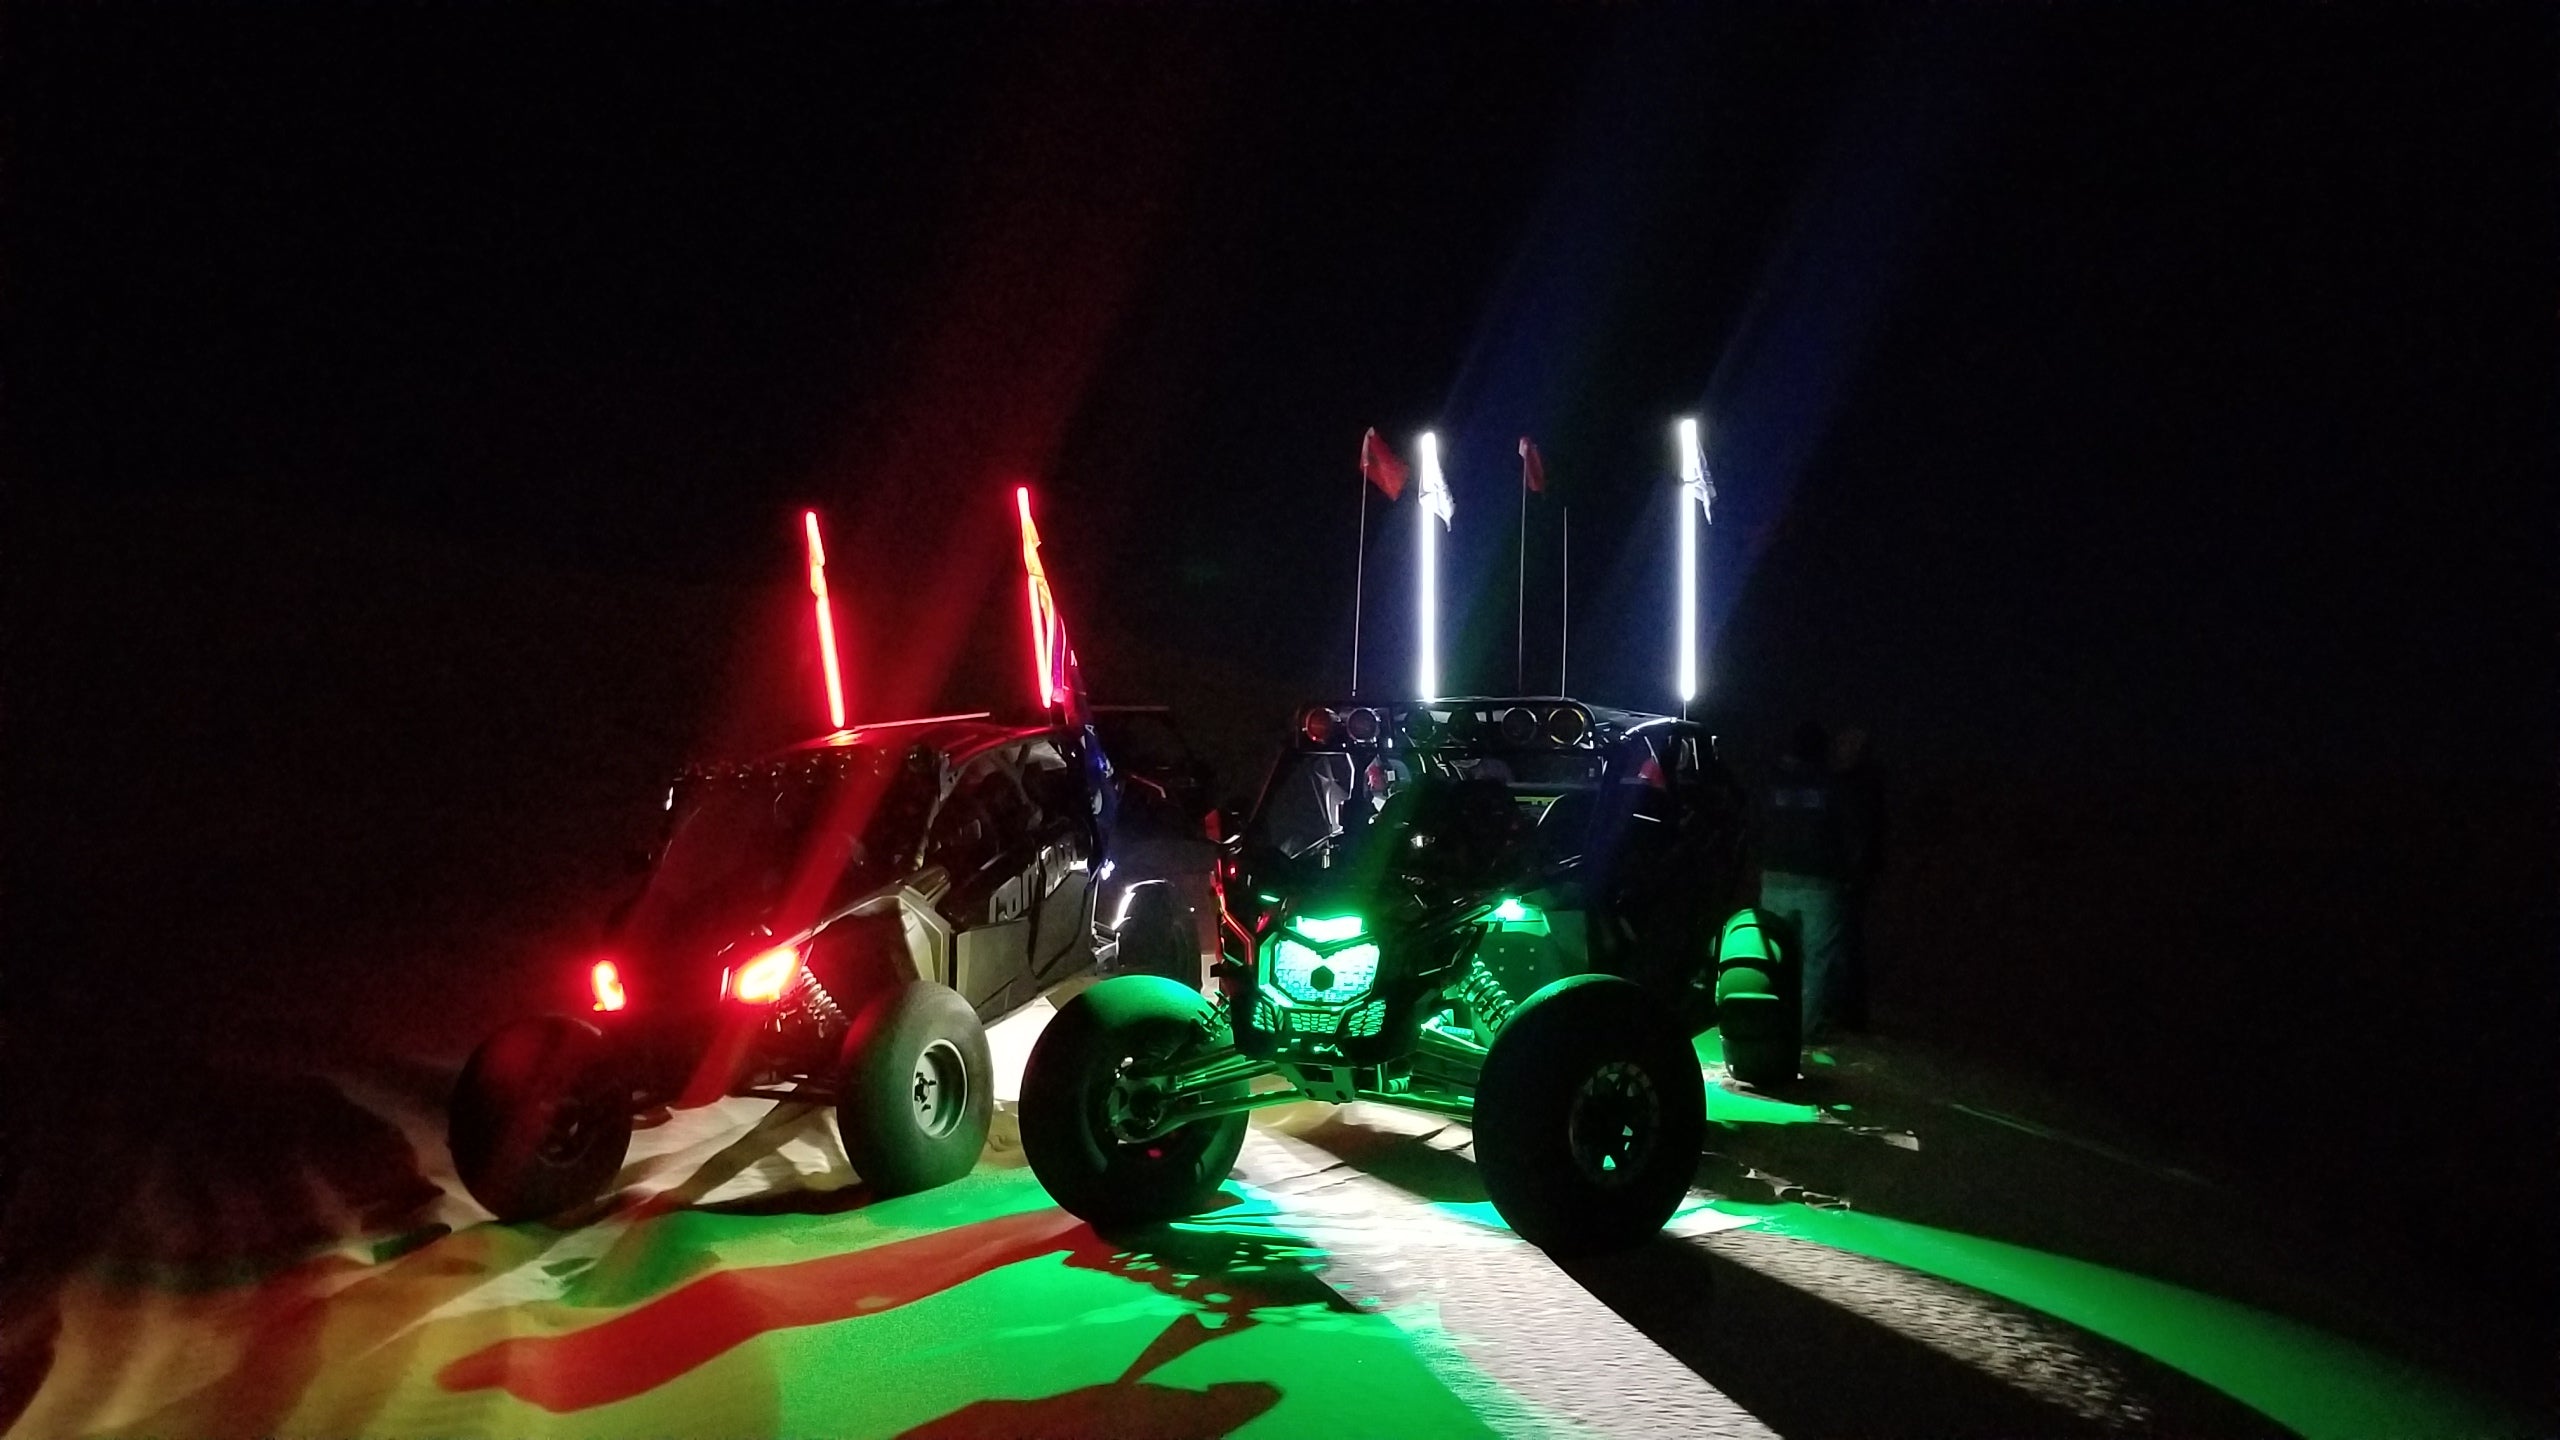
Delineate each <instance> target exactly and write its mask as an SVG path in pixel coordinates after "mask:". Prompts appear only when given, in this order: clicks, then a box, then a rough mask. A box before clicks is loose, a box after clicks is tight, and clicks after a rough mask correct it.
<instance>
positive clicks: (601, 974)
mask: <svg viewBox="0 0 2560 1440" xmlns="http://www.w3.org/2000/svg"><path fill="white" fill-rule="evenodd" d="M587 982H588V983H589V984H591V985H593V986H594V987H595V992H596V1008H597V1009H598V1010H619V1009H621V1008H622V1007H623V1006H625V1005H628V1004H630V1003H631V997H630V995H629V994H627V993H625V992H624V990H623V988H622V967H621V966H619V965H616V964H614V963H613V962H612V961H610V960H599V961H597V962H596V964H595V968H594V969H593V970H590V971H588V972H587Z"/></svg>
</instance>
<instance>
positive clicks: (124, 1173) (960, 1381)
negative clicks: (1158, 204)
mask: <svg viewBox="0 0 2560 1440" xmlns="http://www.w3.org/2000/svg"><path fill="white" fill-rule="evenodd" d="M1048 1013H1049V1011H1048V1008H1047V1006H1046V1004H1045V1003H1044V1004H1042V1005H1039V1006H1035V1007H1033V1008H1032V1009H1030V1010H1027V1011H1025V1012H1023V1013H1022V1014H1020V1015H1018V1016H1016V1017H1014V1018H1013V1019H1011V1020H1009V1021H1007V1022H1006V1023H1005V1024H1003V1025H1001V1026H999V1027H998V1029H997V1031H996V1034H995V1037H994V1039H995V1050H996V1053H997V1056H998V1068H999V1070H1000V1071H1002V1072H1004V1074H1005V1075H1006V1076H1007V1077H1008V1078H1007V1080H1006V1082H1005V1083H1004V1084H1003V1085H1001V1086H1000V1089H1003V1090H1008V1091H1009V1089H1010V1087H1011V1085H1012V1084H1013V1083H1015V1082H1014V1081H1013V1080H1012V1079H1011V1078H1010V1077H1013V1076H1018V1074H1019V1066H1020V1062H1021V1058H1022V1057H1023V1056H1024V1055H1025V1054H1027V1052H1028V1049H1029V1046H1030V1044H1031V1042H1032V1040H1033V1038H1034V1037H1035V1036H1036V1034H1037V1030H1038V1027H1039V1026H1040V1025H1041V1024H1042V1023H1043V1022H1044V1021H1045V1019H1046V1017H1047V1015H1048ZM1818 1058H1819V1060H1820V1062H1821V1063H1817V1064H1815V1065H1814V1066H1813V1067H1812V1070H1811V1074H1810V1076H1809V1078H1808V1079H1807V1080H1806V1081H1805V1082H1803V1083H1802V1084H1801V1085H1799V1086H1797V1087H1794V1088H1793V1089H1791V1090H1790V1091H1789V1092H1787V1093H1785V1094H1777V1095H1764V1094H1759V1093H1756V1092H1753V1091H1750V1090H1748V1089H1745V1088H1743V1087H1740V1086H1738V1085H1735V1084H1732V1083H1730V1082H1728V1081H1726V1080H1725V1079H1724V1078H1723V1076H1722V1072H1721V1066H1720V1063H1719V1062H1718V1058H1717V1054H1716V1051H1715V1048H1714V1045H1713V1041H1712V1037H1710V1038H1709V1039H1707V1040H1705V1041H1703V1042H1702V1044H1701V1060H1702V1067H1703V1069H1704V1072H1705V1076H1706V1079H1707V1083H1708V1084H1709V1086H1710V1092H1709V1093H1710V1113H1711V1117H1712V1118H1713V1119H1714V1120H1715V1121H1716V1122H1717V1124H1716V1125H1715V1127H1714V1134H1713V1138H1712V1141H1711V1146H1712V1149H1711V1152H1710V1153H1709V1154H1707V1155H1705V1156H1703V1157H1702V1159H1701V1164H1700V1169H1699V1185H1698V1187H1697V1188H1696V1189H1695V1190H1694V1191H1693V1193H1692V1196H1691V1200H1690V1203H1689V1204H1688V1206H1686V1207H1685V1208H1684V1210H1683V1212H1682V1214H1681V1215H1680V1216H1679V1217H1678V1218H1677V1219H1676V1220H1675V1221H1674V1222H1673V1224H1672V1225H1671V1226H1670V1227H1669V1229H1668V1230H1667V1231H1666V1233H1665V1234H1664V1235H1663V1236H1662V1237H1661V1238H1660V1239H1658V1240H1656V1241H1654V1242H1652V1243H1651V1244H1648V1245H1646V1246H1643V1247H1640V1248H1638V1249H1636V1250H1634V1251H1631V1252H1627V1253H1624V1254H1620V1255H1616V1256H1611V1257H1608V1258H1606V1259H1603V1260H1598V1261H1587V1262H1575V1263H1573V1264H1571V1265H1569V1266H1559V1265H1558V1264H1557V1263H1555V1262H1553V1261H1551V1260H1550V1259H1548V1258H1547V1257H1546V1256H1545V1255H1544V1254H1543V1253H1541V1252H1539V1251H1537V1250H1535V1249H1533V1248H1531V1247H1528V1246H1526V1245H1524V1244H1522V1243H1521V1242H1520V1241H1519V1240H1517V1239H1516V1238H1515V1237H1513V1236H1512V1235H1511V1234H1510V1233H1509V1232H1508V1231H1507V1230H1506V1229H1504V1228H1503V1226H1502V1225H1501V1223H1500V1220H1499V1218H1498V1217H1497V1216H1495V1215H1494V1214H1493V1212H1492V1210H1491V1208H1490V1206H1489V1205H1487V1204H1486V1203H1485V1200H1484V1196H1483V1192H1482V1190H1481V1187H1480V1186H1479V1185H1478V1184H1477V1182H1476V1178H1475V1173H1474V1167H1473V1163H1472V1159H1471V1156H1470V1152H1469V1148H1468V1147H1469V1137H1468V1135H1467V1133H1466V1131H1465V1129H1464V1127H1462V1126H1456V1125H1450V1124H1446V1123H1444V1122H1442V1121H1440V1120H1437V1119H1432V1118H1429V1117H1423V1116H1418V1115H1413V1114H1408V1113H1405V1112H1399V1111H1393V1110H1387V1109H1383V1108H1380V1107H1372V1106H1352V1107H1345V1108H1342V1109H1339V1110H1336V1109H1332V1108H1329V1107H1318V1106H1304V1107H1292V1108H1290V1109H1286V1110H1282V1111H1274V1112H1265V1113H1264V1114H1263V1115H1261V1116H1259V1117H1258V1118H1257V1123H1256V1126H1255V1130H1254V1133H1253V1138H1252V1140H1251V1143H1250V1144H1249V1145H1248V1147H1247V1150H1246V1152H1245V1155H1244V1158H1243V1161H1242V1163H1241V1164H1240V1166H1239V1168H1238V1171H1237V1175H1236V1178H1235V1181H1234V1183H1233V1184H1232V1185H1231V1186H1230V1189H1229V1203H1228V1204H1227V1205H1226V1206H1225V1207H1224V1208H1222V1209H1219V1210H1217V1211H1215V1212H1213V1213H1211V1214H1209V1215H1205V1216H1203V1217H1201V1218H1200V1219H1199V1220H1198V1221H1196V1222H1193V1223H1190V1224H1186V1225H1182V1226H1176V1227H1170V1228H1168V1229H1167V1230H1165V1231H1164V1232H1162V1233H1160V1234H1157V1235H1152V1236H1149V1237H1146V1238H1144V1239H1143V1240H1137V1241H1123V1242H1121V1243H1114V1242H1113V1241H1110V1240H1106V1239H1103V1238H1101V1237H1098V1236H1096V1235H1095V1234H1094V1233H1093V1232H1092V1231H1091V1230H1090V1229H1089V1228H1087V1227H1085V1226H1083V1225H1081V1224H1079V1223H1077V1222H1075V1221H1073V1220H1072V1219H1071V1218H1070V1217H1068V1216H1066V1215H1064V1214H1063V1213H1062V1212H1060V1211H1058V1210H1056V1209H1055V1208H1054V1207H1052V1206H1050V1205H1049V1204H1048V1203H1047V1200H1046V1197H1045V1196H1044V1195H1043V1194H1042V1192H1041V1191H1040V1190H1039V1187H1038V1185H1037V1184H1036V1182H1035V1181H1033V1179H1032V1177H1031V1176H1030V1174H1029V1172H1028V1171H1027V1169H1025V1168H1024V1167H1023V1165H1022V1162H1021V1155H1020V1150H1019V1143H1018V1137H1017V1135H1016V1134H1015V1132H1014V1131H1013V1128H1012V1126H1011V1123H1010V1121H1011V1117H1010V1114H1009V1112H1006V1113H1000V1114H999V1118H998V1125H997V1129H996V1133H995V1135H994V1136H993V1137H992V1139H991V1141H990V1144H989V1147H988V1151H987V1153H986V1155H985V1156H984V1157H983V1159H982V1162H981V1164H980V1166H979V1167H978V1170H977V1171H976V1173H975V1174H973V1175H972V1176H971V1177H970V1178H969V1179H967V1180H966V1181H964V1182H962V1183H960V1184H957V1185H954V1186H951V1187H947V1188H946V1189H944V1190H941V1191H937V1192H933V1193H930V1194H926V1195H919V1196H909V1197H904V1198H901V1199H896V1200H888V1201H875V1200H873V1199H872V1198H871V1197H870V1196H869V1195H868V1194H867V1193H866V1192H865V1190H864V1189H863V1187H862V1186H861V1184H860V1182H859V1180H858V1178H857V1177H856V1176H854V1175H853V1174H852V1173H851V1172H850V1170H849V1168H848V1167H847V1165H846V1162H845V1159H844V1155H843V1152H842V1150H841V1149H840V1148H839V1147H838V1146H837V1144H836V1141H835V1137H834V1132H833V1128H832V1122H831V1120H830V1118H829V1117H828V1116H827V1115H826V1114H825V1113H823V1112H822V1111H813V1110H810V1109H808V1108H806V1107H795V1106H781V1107H775V1106H771V1105H767V1104H764V1103H760V1102H747V1101H731V1102H725V1103H723V1104H721V1105H719V1106H715V1107H712V1108H709V1109H706V1110H701V1111H693V1112H685V1113H680V1114H678V1115H677V1116H675V1117H674V1118H673V1119H671V1120H670V1121H669V1122H667V1123H665V1124H663V1125H660V1126H657V1127H655V1128H653V1129H649V1130H646V1131H644V1132H642V1133H641V1134H640V1135H639V1136H638V1137H637V1141H636V1143H635V1146H634V1149H633V1153H632V1157H631V1161H630V1163H629V1165H628V1167H627V1168H626V1170H625V1171H624V1173H623V1175H622V1177H621V1182H620V1184H619V1186H618V1187H617V1190H616V1193H615V1194H614V1195H613V1196H612V1197H610V1198H609V1199H607V1200H605V1201H602V1202H599V1203H598V1204H597V1205H596V1206H595V1207H593V1209H592V1211H591V1212H590V1213H588V1214H585V1215H582V1216H578V1217H574V1219H575V1220H576V1222H577V1223H574V1224H569V1225H566V1226H564V1227H559V1228H555V1227H553V1226H547V1225H519V1226H500V1225H496V1224H493V1223H490V1222H489V1220H488V1218H487V1216H486V1214H485V1213H484V1212H482V1211H480V1210H479V1208H478V1207H477V1206H476V1205H474V1204H473V1203H472V1202H471V1201H470V1200H469V1199H468V1198H467V1197H465V1196H464V1195H463V1194H462V1193H461V1191H460V1188H459V1186H458V1184H457V1183H456V1182H455V1181H454V1179H453V1176H452V1173H451V1169H450V1165H449V1163H448V1161H447V1159H446V1156H445V1153H444V1145H443V1138H442V1121H441V1102H442V1095H443V1092H444V1088H445V1087H446V1086H447V1085H449V1083H450V1080H451V1075H452V1073H453V1067H454V1064H455V1063H456V1062H457V1061H458V1059H459V1057H458V1056H439V1057H435V1058H428V1057H400V1056H381V1057H376V1058H375V1059H374V1060H373V1061H372V1062H370V1063H361V1064H350V1063H346V1062H339V1063H336V1064H334V1065H330V1066H322V1067H301V1066H294V1065H260V1064H258V1063H256V1062H254V1061H252V1060H246V1059H240V1058H237V1057H234V1058H233V1059H230V1060H222V1061H208V1062H206V1063H205V1064H204V1065H203V1066H202V1067H201V1068H199V1069H196V1070H193V1071H190V1072H188V1073H184V1074H178V1075H172V1076H170V1077H167V1078H168V1081H169V1085H170V1087H171V1089H170V1093H172V1094H179V1093H183V1094H184V1095H185V1096H186V1097H187V1098H188V1099H189V1101H190V1102H191V1103H190V1104H189V1105H188V1106H187V1107H186V1108H185V1111H184V1115H185V1121H184V1123H177V1124H165V1125H162V1126H159V1127H157V1128H156V1129H155V1128H152V1127H148V1126H137V1125H134V1124H132V1123H131V1121H132V1117H131V1116H126V1117H123V1119H124V1122H125V1123H124V1124H123V1126H122V1128H118V1126H117V1124H116V1123H115V1122H116V1119H117V1117H114V1116H98V1117H94V1118H95V1120H96V1123H97V1125H98V1128H97V1129H95V1130H93V1131H91V1132H89V1133H90V1134H91V1135H92V1136H93V1138H94V1139H96V1140H97V1142H98V1143H97V1144H96V1145H95V1146H94V1147H92V1148H91V1149H90V1150H88V1151H87V1153H86V1154H85V1156H84V1157H83V1158H82V1159H81V1160H79V1161H77V1162H73V1161H69V1160H67V1159H65V1158H62V1152H55V1155H56V1158H55V1159H54V1160H53V1161H51V1162H50V1163H52V1164H56V1165H61V1164H69V1163H77V1164H81V1165H85V1166H87V1167H88V1169H87V1172H86V1174H85V1175H84V1176H80V1177H72V1176H66V1175H63V1174H60V1173H55V1174H50V1175H45V1176H38V1177H34V1178H36V1179H38V1180H41V1181H44V1182H45V1183H42V1184H38V1185H33V1186H31V1187H30V1194H31V1195H33V1196H34V1197H36V1199H35V1201H33V1202H30V1203H29V1204H28V1205H24V1206H22V1208H21V1210H20V1211H19V1212H18V1219H19V1223H18V1225H17V1228H16V1233H17V1234H18V1235H20V1236H21V1237H32V1238H33V1239H34V1240H35V1241H36V1242H37V1243H36V1244H35V1245H34V1246H33V1247H32V1248H26V1247H23V1246H22V1248H21V1249H20V1250H19V1251H18V1252H17V1254H18V1256H19V1257H20V1259H21V1263H20V1264H19V1265H18V1266H17V1268H16V1270H15V1271H14V1272H13V1275H12V1277H11V1282H10V1287H9V1289H8V1291H7V1298H6V1303H7V1305H8V1310H7V1313H6V1320H7V1325H6V1331H5V1343H0V1366H5V1369H4V1370H0V1399H5V1401H6V1403H7V1405H8V1407H9V1409H8V1411H7V1412H6V1413H8V1414H10V1415H11V1416H12V1417H13V1421H14V1423H13V1424H12V1425H11V1426H10V1428H9V1431H8V1433H9V1434H10V1435H12V1436H55V1435H91V1434H116V1435H150V1436H216V1435H267V1434H282V1435H314V1436H319V1435H382V1436H419V1435H455V1434H492V1435H642V1434H647V1435H662V1434H686V1435H693V1434H706V1435H708V1434H717V1435H744V1434H806V1435H844V1436H852V1435H901V1434H918V1435H987V1436H1000V1435H1001V1436H1015V1435H1044V1436H1048V1435H1058V1436H1064V1435H1109V1436H1154V1435H1161V1436H1176V1435H1184V1436H1206V1435H1225V1434H1235V1435H1248V1436H1259V1435H1321V1436H1327V1437H1335V1436H1359V1435H1423V1434H1432V1435H1439V1434H1450V1435H1457V1434H1482V1433H1491V1434H1504V1435H1558V1434H1565V1435H1594V1436H1601V1435H1606V1436H1645V1435H1666V1436H1667V1435H1719V1436H1724V1435H1730V1436H1757V1435H1768V1434H1779V1435H1787V1436H1816V1435H1847V1434H1890V1435H1995V1434H1998V1435H2017V1434H2036V1435H2062V1434H2151V1433H2178V1434H2215V1435H2270V1434H2274V1435H2281V1434H2300V1435H2306V1436H2315V1437H2333V1436H2361V1435H2394V1436H2407V1435H2420V1434H2444V1435H2489V1434H2527V1433H2547V1432H2548V1430H2549V1429H2550V1428H2551V1417H2550V1416H2549V1415H2547V1414H2543V1415H2536V1414H2535V1413H2533V1411H2532V1410H2531V1408H2530V1407H2531V1405H2532V1404H2533V1403H2534V1402H2533V1399H2532V1397H2531V1396H2530V1395H2529V1394H2527V1395H2525V1396H2522V1397H2519V1396H2517V1395H2515V1394H2514V1393H2513V1390H2512V1387H2502V1386H2501V1384H2500V1383H2499V1377H2498V1376H2497V1375H2496V1374H2494V1373H2489V1372H2488V1371H2486V1370H2485V1369H2484V1368H2483V1366H2482V1363H2481V1357H2480V1352H2479V1351H2478V1349H2477V1347H2473V1346H2469V1345H2467V1344H2466V1343H2465V1340H2464V1333H2465V1332H2464V1329H2463V1325H2462V1318H2463V1317H2462V1316H2461V1315H2460V1314H2459V1313H2458V1312H2454V1311H2451V1310H2450V1309H2448V1310H2446V1311H2445V1312H2443V1313H2436V1312H2431V1311H2430V1310H2429V1309H2428V1308H2427V1304H2426V1300H2425V1297H2424V1296H2423V1295H2419V1294H2417V1293H2415V1292H2412V1291H2410V1290H2409V1289H2408V1288H2407V1287H2406V1286H2405V1284H2402V1283H2400V1282H2397V1281H2394V1280H2392V1279H2391V1278H2390V1277H2389V1276H2388V1275H2384V1276H2380V1277H2368V1276H2363V1275H2360V1274H2359V1273H2358V1272H2357V1270H2356V1268H2355V1267H2354V1266H2353V1265H2352V1264H2346V1263H2343V1262H2342V1261H2341V1259H2340V1257H2337V1256H2335V1255H2328V1254H2322V1253H2320V1252H2318V1251H2317V1250H2316V1248H2314V1247H2313V1246H2312V1244H2311V1242H2308V1241H2306V1240H2305V1239H2304V1238H2303V1237H2301V1236H2299V1235H2295V1234H2291V1233H2289V1232H2288V1231H2287V1230H2286V1228H2285V1226H2284V1224H2283V1222H2282V1219H2281V1217H2280V1216H2279V1215H2276V1214H2274V1213H2271V1212H2270V1211H2268V1210H2267V1209H2266V1208H2265V1207H2264V1206H2263V1205H2261V1204H2259V1203H2256V1202H2252V1201H2249V1200H2246V1199H2244V1198H2243V1197H2241V1196H2239V1195H2238V1194H2236V1193H2233V1192H2230V1191H2226V1190H2224V1189H2221V1188H2219V1187H2217V1186H2216V1185H2214V1184H2212V1183H2210V1182H2208V1181H2206V1180H2204V1179H2202V1178H2199V1177H2196V1176H2192V1175H2188V1174H2184V1173H2182V1172H2179V1171H2176V1170H2174V1169H2171V1168H2167V1167H2163V1166H2159V1165H2155V1164H2152V1163H2149V1162H2146V1161H2145V1160H2143V1159H2142V1158H2140V1157H2139V1156H2137V1155H2135V1154H2133V1153H2131V1152H2129V1151H2127V1150H2125V1149H2123V1148H2121V1147H2120V1146H2118V1145H2116V1144H2114V1143H2112V1141H2111V1139H2110V1137H2108V1136H2106V1134H2105V1133H2104V1131H2103V1129H2102V1128H2100V1127H2099V1126H2098V1125H2097V1123H2096V1121H2095V1120H2094V1119H2092V1118H2091V1117H2079V1116H2063V1115H2057V1114H2054V1113H2052V1111H2051V1109H2050V1108H2049V1107H2039V1105H2038V1104H2037V1103H2036V1100H2035V1097H2033V1096H2030V1095H2024V1094H2021V1093H2019V1092H2018V1091H2017V1090H2016V1089H2015V1088H2014V1087H2010V1088H2006V1089H2004V1088H2003V1086H2002V1084H2001V1082H1999V1081H1998V1079H1997V1078H1996V1077H1988V1076H1984V1075H1981V1074H1977V1073H1970V1072H1966V1071H1964V1070H1962V1069H1959V1068H1956V1067H1952V1066H1949V1065H1947V1064H1945V1063H1944V1062H1943V1061H1941V1060H1939V1059H1937V1058H1935V1057H1932V1056H1929V1055H1926V1054H1923V1053H1920V1052H1917V1051H1914V1050H1911V1049H1909V1048H1907V1047H1899V1046H1893V1045H1888V1044H1865V1045H1858V1046H1852V1047H1849V1048H1845V1049H1841V1050H1836V1051H1831V1052H1826V1053H1824V1054H1823V1055H1821V1056H1820V1057H1818ZM74 1178H78V1179H85V1180H86V1181H87V1182H88V1183H86V1184H65V1183H63V1182H64V1181H65V1180H69V1179H74ZM47 1197H51V1198H50V1199H49V1200H48V1199H47ZM2413 1223H2444V1221H2443V1220H2442V1219H2441V1217H2432V1216H2430V1217H2413Z"/></svg>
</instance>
